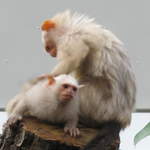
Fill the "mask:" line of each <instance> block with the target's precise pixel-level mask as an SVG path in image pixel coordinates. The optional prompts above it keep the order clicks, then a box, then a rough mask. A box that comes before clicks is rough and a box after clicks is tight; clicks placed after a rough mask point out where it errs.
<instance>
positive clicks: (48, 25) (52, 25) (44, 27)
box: [41, 20, 56, 31]
mask: <svg viewBox="0 0 150 150" xmlns="http://www.w3.org/2000/svg"><path fill="white" fill-rule="evenodd" d="M55 26H56V24H55V22H53V21H52V20H46V21H44V22H43V24H42V26H41V30H44V31H48V30H49V29H53V28H55Z"/></svg>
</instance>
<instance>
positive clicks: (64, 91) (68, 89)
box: [59, 84, 78, 102]
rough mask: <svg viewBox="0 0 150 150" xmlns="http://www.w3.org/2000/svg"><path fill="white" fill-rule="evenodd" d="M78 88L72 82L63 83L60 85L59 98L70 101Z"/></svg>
mask: <svg viewBox="0 0 150 150" xmlns="http://www.w3.org/2000/svg"><path fill="white" fill-rule="evenodd" d="M77 90H78V88H77V87H76V86H74V85H71V84H62V85H61V87H60V92H59V93H60V94H59V100H60V101H62V102H68V101H70V100H72V99H73V98H74V97H75V95H76V93H77Z"/></svg>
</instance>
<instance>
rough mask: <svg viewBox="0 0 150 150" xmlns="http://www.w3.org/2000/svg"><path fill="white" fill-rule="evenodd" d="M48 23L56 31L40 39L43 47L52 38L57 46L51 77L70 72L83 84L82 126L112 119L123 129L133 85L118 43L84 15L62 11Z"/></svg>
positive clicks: (126, 122)
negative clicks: (55, 61)
mask: <svg viewBox="0 0 150 150" xmlns="http://www.w3.org/2000/svg"><path fill="white" fill-rule="evenodd" d="M51 20H53V21H54V22H55V23H56V28H55V29H52V30H50V31H48V32H44V34H43V36H42V39H43V42H44V44H46V43H45V41H46V39H54V41H55V42H56V45H57V50H58V55H57V58H58V60H59V64H58V65H56V67H55V68H54V69H53V71H52V73H51V74H52V75H59V74H68V73H73V74H74V75H75V76H76V78H77V79H78V80H79V82H80V83H82V84H85V85H86V86H85V87H84V88H82V89H81V90H80V93H79V97H80V116H81V117H82V118H84V119H85V123H86V121H87V122H89V121H90V122H91V121H92V120H93V121H96V122H99V123H101V122H104V121H108V120H116V121H118V122H120V123H121V125H122V127H123V128H124V127H126V126H127V125H128V124H129V123H130V120H131V112H132V110H133V107H134V103H135V95H136V85H135V77H134V74H133V72H132V68H131V65H130V62H129V58H128V56H127V54H126V51H125V49H124V48H123V44H122V42H121V41H120V40H119V39H118V38H117V37H116V36H115V35H114V34H113V33H112V32H111V31H109V30H107V29H106V28H104V27H102V26H101V25H98V24H97V23H95V21H94V19H90V18H88V17H86V16H84V15H79V14H77V13H75V14H72V13H70V11H66V12H63V13H60V14H58V15H56V16H54V17H53V18H52V19H51ZM60 31H63V32H60ZM87 124H88V123H87Z"/></svg>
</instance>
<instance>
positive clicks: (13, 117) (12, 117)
mask: <svg viewBox="0 0 150 150" xmlns="http://www.w3.org/2000/svg"><path fill="white" fill-rule="evenodd" d="M21 119H22V116H20V115H10V117H9V118H8V120H7V123H6V124H8V125H12V124H14V123H16V122H17V121H18V120H21Z"/></svg>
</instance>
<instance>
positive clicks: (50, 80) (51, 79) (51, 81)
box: [47, 75, 56, 85]
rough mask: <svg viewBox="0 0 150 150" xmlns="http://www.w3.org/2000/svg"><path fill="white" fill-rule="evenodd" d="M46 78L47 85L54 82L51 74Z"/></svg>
mask: <svg viewBox="0 0 150 150" xmlns="http://www.w3.org/2000/svg"><path fill="white" fill-rule="evenodd" d="M47 78H48V85H52V84H54V83H55V82H56V80H55V79H54V77H53V76H50V75H49V76H48V77H47Z"/></svg>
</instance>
